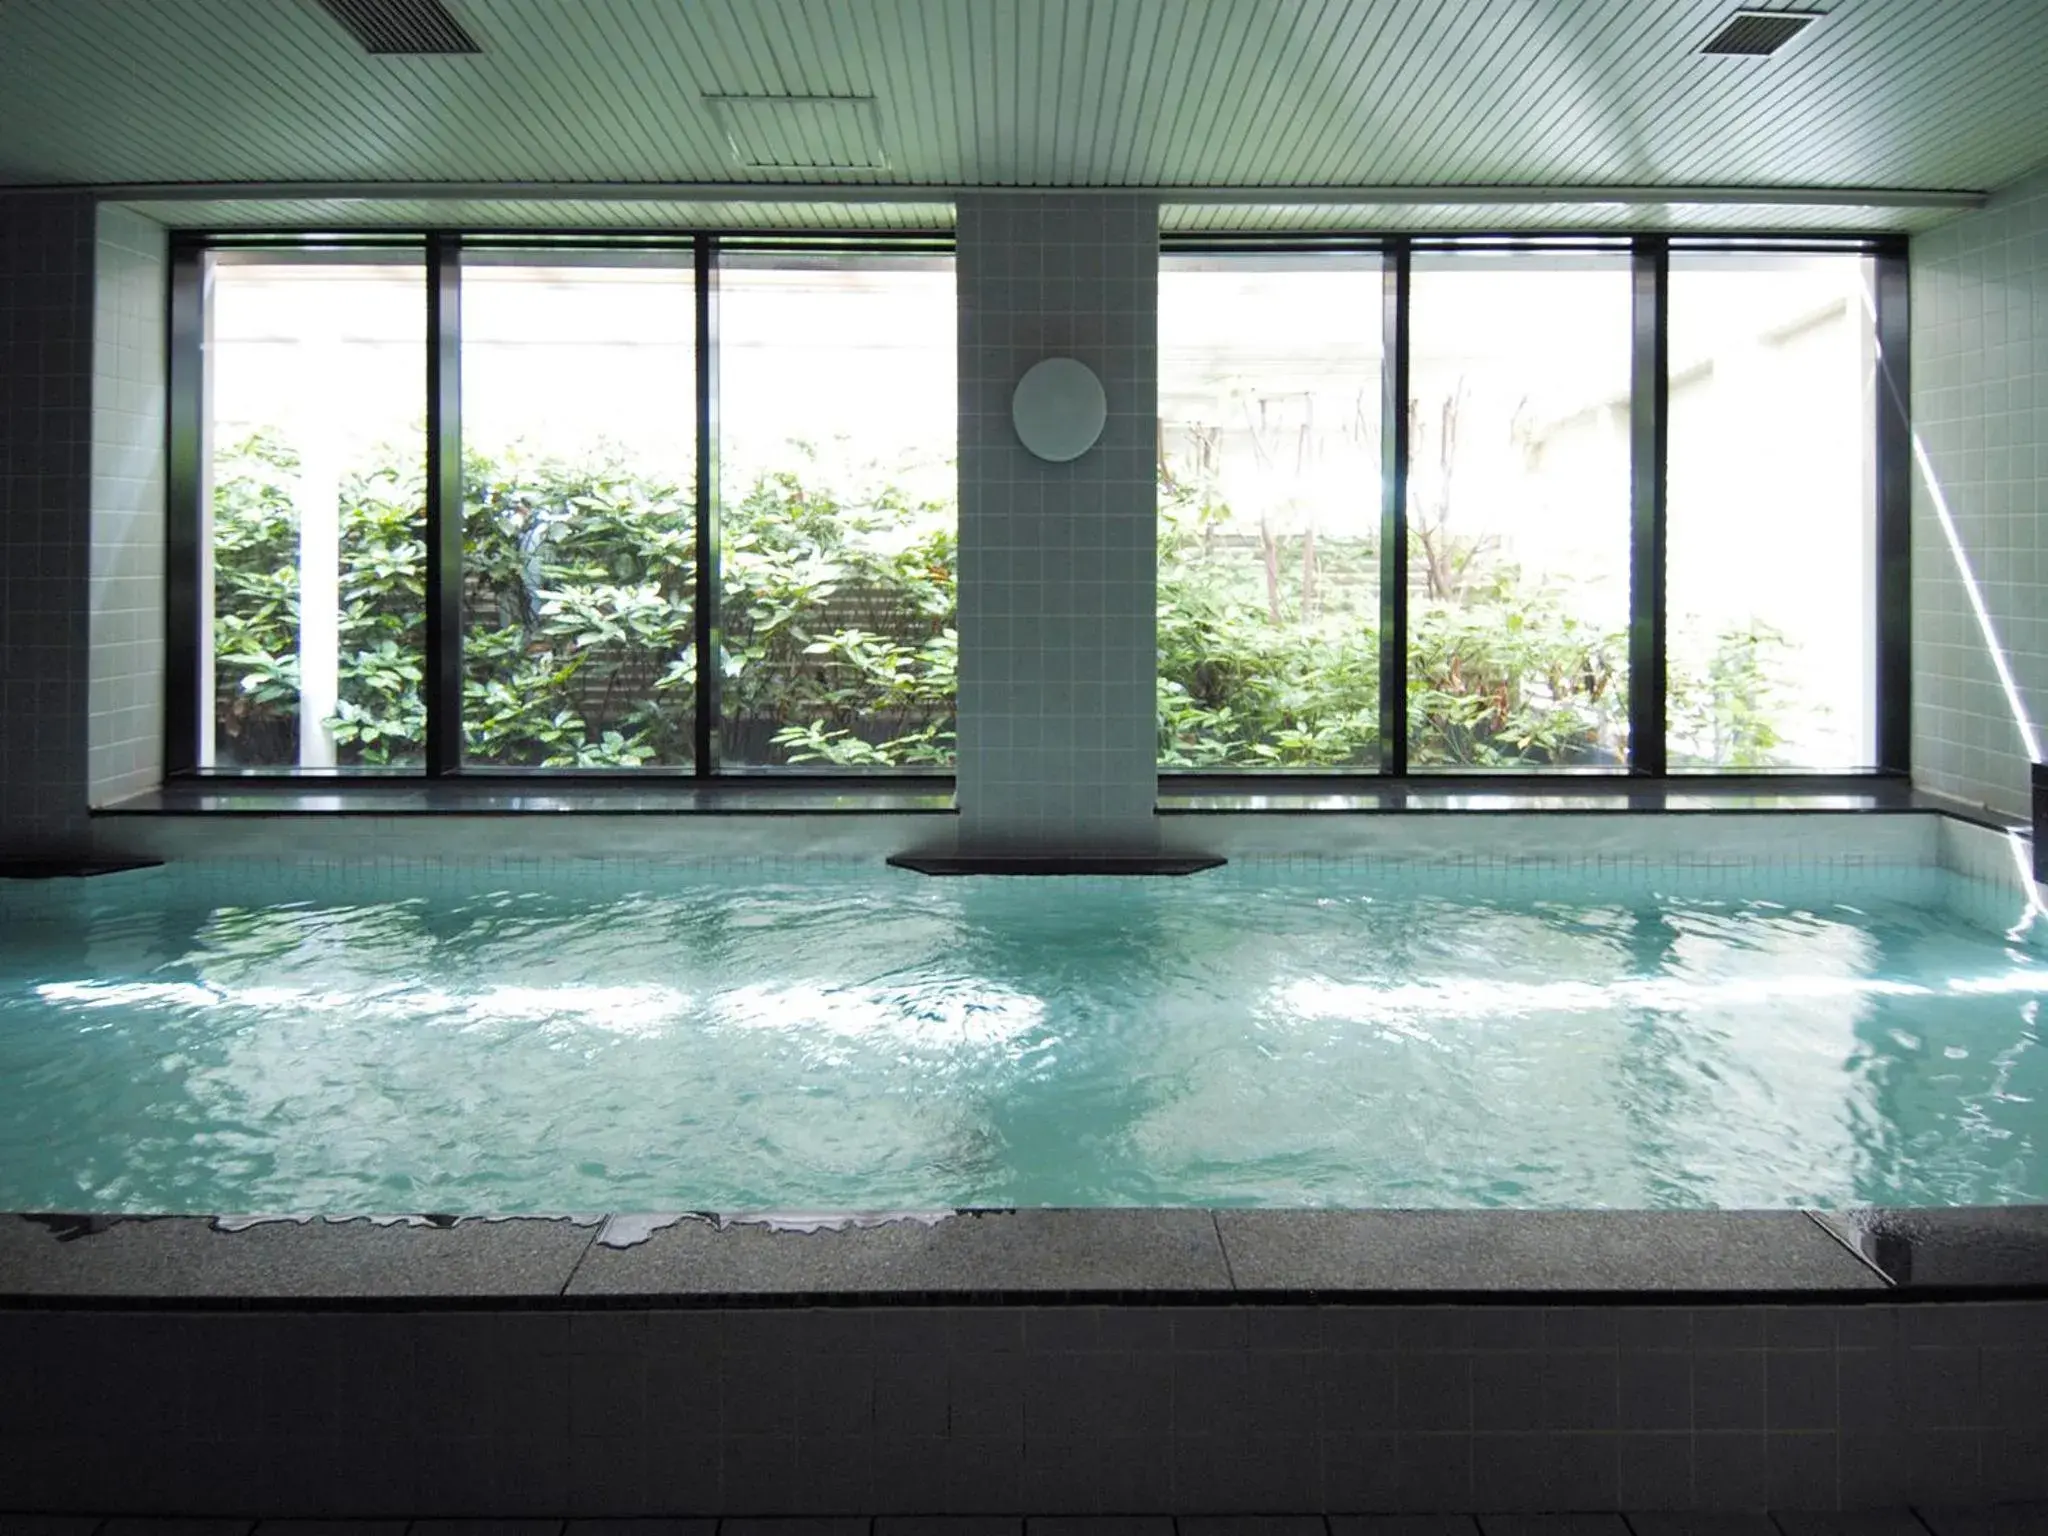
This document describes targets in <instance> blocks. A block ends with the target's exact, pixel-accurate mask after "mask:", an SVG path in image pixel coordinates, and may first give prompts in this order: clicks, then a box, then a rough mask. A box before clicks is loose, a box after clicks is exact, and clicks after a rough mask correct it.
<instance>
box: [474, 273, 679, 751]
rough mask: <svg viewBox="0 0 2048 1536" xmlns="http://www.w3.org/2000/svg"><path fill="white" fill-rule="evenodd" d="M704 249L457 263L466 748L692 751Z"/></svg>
mask: <svg viewBox="0 0 2048 1536" xmlns="http://www.w3.org/2000/svg"><path fill="white" fill-rule="evenodd" d="M696 316H697V284H696V272H695V266H694V262H693V259H692V256H691V253H690V252H689V251H688V250H687V249H685V250H682V251H680V252H678V251H657V252H647V253H630V254H629V253H620V252H611V251H596V252H587V253H575V252H570V253H559V252H558V253H550V252H530V251H470V252H465V253H464V254H463V258H462V449H463V463H462V491H463V503H464V507H463V513H464V523H463V571H462V600H463V633H462V663H463V711H462V727H463V758H464V761H466V762H471V763H478V764H494V765H504V766H522V767H535V766H538V767H584V768H591V767H601V768H620V767H635V766H641V765H652V766H657V767H672V766H678V765H683V764H687V763H689V762H690V761H691V759H692V755H693V749H694V745H695V713H694V701H695V690H696V681H697V668H696V654H697V653H696V644H695V637H696V619H695V614H696V580H697V559H696V556H697V520H696V492H695V486H696V468H697V464H696V459H697V432H696V425H697V410H696V398H697V376H696V368H697V364H696V336H697V319H696Z"/></svg>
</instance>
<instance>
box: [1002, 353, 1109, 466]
mask: <svg viewBox="0 0 2048 1536" xmlns="http://www.w3.org/2000/svg"><path fill="white" fill-rule="evenodd" d="M1108 419H1109V399H1108V397H1107V396H1106V395H1104V394H1103V392H1102V380H1100V379H1098V378H1097V377H1095V370H1094V369H1092V368H1090V367H1089V366H1088V365H1087V364H1086V363H1084V362H1081V361H1079V360H1077V359H1075V358H1071V357H1048V358H1046V359H1045V360H1044V361H1043V362H1038V363H1033V364H1032V365H1031V367H1030V368H1029V369H1028V370H1026V372H1025V374H1024V377H1023V378H1021V379H1019V380H1018V381H1017V392H1016V393H1015V394H1014V395H1012V396H1011V397H1010V420H1011V421H1012V422H1014V423H1015V424H1016V427H1017V437H1018V440H1019V441H1020V442H1022V443H1023V444H1024V446H1025V447H1026V448H1029V449H1030V450H1031V451H1032V452H1033V453H1034V454H1036V455H1037V456H1038V457H1039V458H1041V459H1050V460H1051V461H1052V462H1054V463H1056V464H1058V463H1064V462H1065V461H1067V460H1068V459H1078V458H1079V457H1081V455H1082V454H1084V453H1086V452H1087V451H1088V450H1089V449H1090V448H1093V447H1094V446H1095V440H1096V439H1097V438H1098V437H1100V436H1102V424H1103V422H1105V421H1107V420H1108Z"/></svg>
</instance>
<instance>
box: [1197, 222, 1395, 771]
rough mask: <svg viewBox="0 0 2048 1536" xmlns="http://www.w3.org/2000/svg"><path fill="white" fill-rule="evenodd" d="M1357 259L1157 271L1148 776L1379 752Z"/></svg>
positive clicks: (1376, 396) (1371, 322)
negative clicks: (1153, 751) (1152, 762)
mask: <svg viewBox="0 0 2048 1536" xmlns="http://www.w3.org/2000/svg"><path fill="white" fill-rule="evenodd" d="M1381 313H1382V296H1381V273H1380V262H1379V259H1378V258H1377V257H1374V256H1348V255H1347V256H1329V257H1289V258H1275V257H1222V258H1195V257H1185V258H1183V257H1167V258H1165V259H1164V260H1162V261H1161V263H1160V269H1159V631H1158V634H1159V761H1160V765H1161V766H1162V767H1168V768H1227V769H1251V768H1293V769H1300V768H1319V767H1321V768H1350V769H1360V768H1365V769H1370V768H1374V767H1377V766H1378V764H1379V760H1380V741H1379V671H1380V668H1379V588H1380V579H1379V558H1380V542H1379V526H1380V472H1381V465H1380V415H1381V406H1380V389H1381V347H1380V335H1381Z"/></svg>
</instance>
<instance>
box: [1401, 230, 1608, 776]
mask: <svg viewBox="0 0 2048 1536" xmlns="http://www.w3.org/2000/svg"><path fill="white" fill-rule="evenodd" d="M1629 275H1630V274H1629V258H1628V256H1627V254H1626V253H1620V254H1615V255H1604V254H1603V255H1576V254H1557V255H1552V254H1533V255H1532V254H1523V253H1514V254H1468V253H1459V254H1456V255H1445V256H1423V255H1418V256H1417V257H1416V258H1415V265H1414V272H1413V277H1412V286H1411V298H1410V306H1411V307H1410V315H1411V318H1410V335H1411V337H1412V340H1411V342H1410V348H1411V351H1410V363H1409V393H1408V552H1407V553H1408V561H1407V564H1408V593H1409V608H1408V761H1409V764H1410V766H1411V767H1414V768H1461V769H1493V770H1498V769H1518V770H1520V769H1540V768H1580V767H1594V768H1606V769H1610V770H1611V769H1618V768H1621V767H1623V766H1624V765H1625V763H1626V752H1627V746H1628V741H1627V737H1628V623H1629V512H1630V494H1629V493H1630V479H1629V466H1630V458H1629V395H1630V389H1629V376H1630V366H1631V360H1632V357H1633V349H1632V344H1631V343H1632V338H1633V334H1634V330H1633V325H1632V323H1631V313H1632V311H1631V291H1630V281H1629Z"/></svg>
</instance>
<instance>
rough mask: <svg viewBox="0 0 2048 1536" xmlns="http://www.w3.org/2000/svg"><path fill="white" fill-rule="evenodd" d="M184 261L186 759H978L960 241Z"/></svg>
mask: <svg viewBox="0 0 2048 1536" xmlns="http://www.w3.org/2000/svg"><path fill="white" fill-rule="evenodd" d="M174 271H175V273H176V274H177V275H176V279H175V285H174V294H173V309H174V316H175V317H176V319H175V323H176V325H177V327H178V334H179V336H180V338H181V340H180V343H179V346H178V349H177V357H176V361H174V366H173V373H174V396H175V399H176V401H177V402H178V403H177V404H176V405H175V407H174V416H175V422H174V460H175V461H176V463H178V464H188V465H189V466H190V467H189V469H186V470H174V479H175V480H176V481H177V483H178V486H179V491H178V495H179V500H180V505H181V507H182V508H183V509H184V510H185V516H186V517H187V518H188V519H189V521H188V522H186V523H184V524H181V528H183V529H189V530H190V531H191V532H192V533H193V534H195V535H196V537H195V538H193V539H192V540H191V541H190V547H192V548H193V551H194V558H193V559H192V560H191V561H190V562H189V563H188V562H184V561H180V562H178V575H177V578H176V579H177V583H178V585H174V588H173V593H172V600H171V603H170V608H171V611H172V612H173V614H174V615H181V616H182V614H184V613H185V612H187V611H189V612H190V613H191V614H192V615H193V624H192V628H193V630H194V631H196V632H197V633H196V636H195V640H194V641H193V642H192V643H191V648H190V650H189V651H181V652H180V653H179V654H178V655H175V656H174V657H173V662H172V668H171V670H172V673H173V675H174V686H175V687H176V688H177V689H178V690H179V691H180V692H183V691H186V689H187V688H188V687H189V691H190V693H191V695H192V696H193V697H194V698H195V699H199V698H201V696H203V702H201V703H200V704H199V706H198V716H199V718H198V719H197V720H196V722H193V721H192V717H190V716H184V717H181V718H182V721H183V722H186V723H189V724H191V727H192V728H189V729H187V728H186V724H183V723H181V725H180V727H179V728H178V729H175V730H173V731H172V732H171V733H170V735H171V739H172V743H173V744H172V759H173V760H172V765H171V766H172V767H173V768H174V769H176V768H184V767H194V768H202V769H278V770H288V771H295V770H305V769H312V770H364V769H389V770H400V771H412V772H418V771H423V770H424V771H430V772H436V773H448V772H455V771H459V770H460V769H462V768H465V767H467V768H472V769H563V768H572V769H595V770H617V769H634V770H661V769H671V770H674V769H686V770H692V771H694V772H696V773H699V774H703V773H710V772H715V771H720V770H748V769H754V770H766V769H774V770H779V771H794V772H814V771H861V772H868V771H874V772H889V771H912V772H914V771H918V770H924V771H933V770H943V769H944V768H947V767H949V766H950V765H951V762H952V758H953V710H954V697H955V692H956V690H955V684H954V679H955V674H956V658H957V630H956V627H955V599H954V570H955V565H956V559H955V554H956V547H957V524H958V514H957V511H956V489H955V481H956V471H955V457H956V448H955V444H956V430H957V428H956V422H957V410H958V404H957V397H956V391H955V387H954V353H955V348H956V337H957V324H956V319H955V308H954V299H953V266H952V258H951V257H950V256H949V255H946V254H944V253H943V251H942V250H935V249H934V248H933V242H930V241H925V242H920V243H918V244H917V245H915V246H899V247H897V248H894V249H883V248H875V249H867V250H857V249H849V248H847V247H846V245H845V244H844V243H843V242H840V243H833V244H830V245H823V246H817V247H812V248H802V247H798V246H791V245H785V246H782V247H780V248H777V247H775V246H773V245H770V244H768V243H765V242H760V243H749V244H746V245H744V246H731V247H722V246H721V245H720V243H718V242H713V241H710V240H704V239H692V238H680V239H674V240H652V239H650V240H645V241H638V240H632V241H619V242H604V241H598V240H590V241H525V242H521V241H516V240H512V239H507V238H483V237H478V238H462V239H456V238H453V237H444V236H436V237H431V238H429V237H412V238H410V239H404V238H398V237H394V238H392V239H391V240H389V241H384V242H378V243H373V242H371V241H369V240H367V239H365V240H363V241H362V242H361V243H344V244H329V243H324V242H320V243H316V242H312V241H308V242H306V243H304V244H301V245H292V244H281V243H276V242H266V243H264V244H263V246H262V247H261V248H256V247H254V246H251V247H248V248H236V247H235V245H234V244H233V242H230V241H223V242H220V243H218V244H215V243H212V242H207V241H191V242H185V241H180V242H179V250H178V252H177V255H176V258H175V260H174ZM706 272H708V273H709V274H710V281H709V282H708V283H707V282H705V281H703V277H702V274H704V273H706ZM436 295H438V302H430V297H432V296H436ZM705 379H709V380H710V381H711V382H712V386H713V387H712V389H711V390H710V391H709V392H708V393H707V392H706V391H704V389H703V387H702V382H701V381H703V380H705ZM706 422H709V423H710V426H709V430H708V431H707V430H706V426H705V423H706ZM436 449H437V450H438V452H435V451H432V450H436ZM706 463H709V464H710V465H712V466H713V468H712V471H711V473H709V474H705V473H703V472H702V468H701V466H703V465H704V464H706ZM436 465H438V466H440V467H439V468H438V469H437V468H436V467H435V466H436ZM458 467H459V468H458ZM174 547H185V546H184V536H183V534H182V533H181V534H180V538H179V540H178V541H174ZM714 577H715V579H714ZM180 623H181V628H182V618H181V620H180ZM181 732H182V735H181ZM188 742H189V745H187V744H186V743H188Z"/></svg>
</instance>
